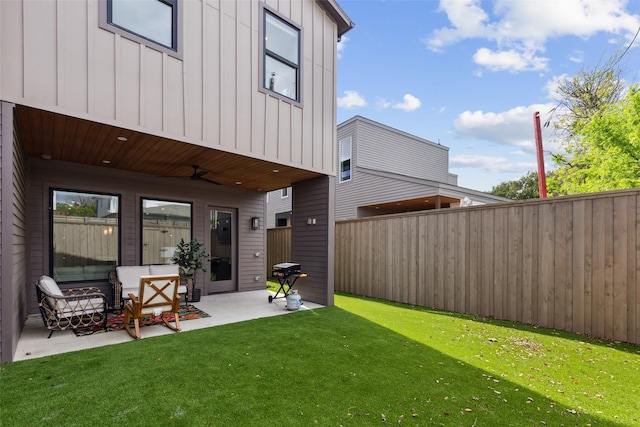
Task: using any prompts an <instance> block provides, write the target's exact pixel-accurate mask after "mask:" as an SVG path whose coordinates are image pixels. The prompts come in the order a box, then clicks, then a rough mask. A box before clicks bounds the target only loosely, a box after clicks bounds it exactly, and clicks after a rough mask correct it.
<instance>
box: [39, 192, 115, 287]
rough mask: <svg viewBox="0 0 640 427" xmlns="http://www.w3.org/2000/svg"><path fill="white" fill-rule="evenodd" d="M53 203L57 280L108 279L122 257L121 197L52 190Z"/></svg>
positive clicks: (53, 261) (53, 265)
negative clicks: (120, 247)
mask: <svg viewBox="0 0 640 427" xmlns="http://www.w3.org/2000/svg"><path fill="white" fill-rule="evenodd" d="M50 203H51V209H50V212H51V217H50V223H51V227H50V230H51V236H50V242H51V258H50V264H51V268H50V270H51V274H52V277H53V278H54V280H56V281H59V282H78V281H93V280H107V277H108V274H109V272H110V271H114V270H115V267H116V265H117V264H118V260H119V244H120V242H119V236H120V234H119V223H120V211H119V209H118V206H119V205H120V203H119V197H118V196H116V195H112V194H98V193H83V192H78V191H65V190H52V191H51V202H50Z"/></svg>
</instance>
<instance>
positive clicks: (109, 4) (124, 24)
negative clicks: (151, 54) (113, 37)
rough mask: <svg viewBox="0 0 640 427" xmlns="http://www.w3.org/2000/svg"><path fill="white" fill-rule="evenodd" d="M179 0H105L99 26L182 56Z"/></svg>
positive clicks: (101, 7)
mask: <svg viewBox="0 0 640 427" xmlns="http://www.w3.org/2000/svg"><path fill="white" fill-rule="evenodd" d="M178 6H179V5H178V0H102V2H101V3H100V13H99V15H100V27H101V28H104V29H106V30H109V31H112V32H115V33H117V34H120V35H121V36H123V37H126V38H129V39H131V40H134V41H136V42H139V43H142V44H145V45H147V46H149V47H152V48H155V49H157V50H160V51H162V52H166V53H168V54H170V55H173V56H178V57H180V55H181V52H180V50H181V49H179V47H178V42H179V41H180V40H179V34H178V22H179V18H180V17H179V16H178V15H179V11H178Z"/></svg>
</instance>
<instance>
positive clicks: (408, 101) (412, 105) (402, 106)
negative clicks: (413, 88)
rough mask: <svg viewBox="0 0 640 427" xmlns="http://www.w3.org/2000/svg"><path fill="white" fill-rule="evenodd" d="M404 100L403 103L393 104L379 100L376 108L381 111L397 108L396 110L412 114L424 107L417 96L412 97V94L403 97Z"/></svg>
mask: <svg viewBox="0 0 640 427" xmlns="http://www.w3.org/2000/svg"><path fill="white" fill-rule="evenodd" d="M402 100H403V101H402V102H396V103H393V102H391V101H387V100H386V99H384V98H378V101H377V102H376V107H377V108H378V109H379V110H384V109H387V108H395V109H396V110H403V111H406V112H411V111H415V110H417V109H418V108H420V106H421V105H422V102H421V101H420V100H419V99H418V98H416V97H415V96H413V95H411V94H410V93H407V94H405V95H404V96H403V97H402Z"/></svg>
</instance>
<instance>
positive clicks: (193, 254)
mask: <svg viewBox="0 0 640 427" xmlns="http://www.w3.org/2000/svg"><path fill="white" fill-rule="evenodd" d="M207 260H208V255H207V248H206V247H205V246H204V245H203V244H202V243H200V242H198V239H195V238H194V239H193V240H192V241H190V242H185V241H184V239H180V243H178V246H177V247H176V250H175V252H174V253H173V256H172V257H171V262H172V263H174V264H178V266H179V267H180V275H181V276H185V277H191V280H192V283H193V285H192V289H193V291H192V292H190V293H189V300H190V301H199V300H200V289H196V287H195V278H194V276H195V274H196V273H197V272H198V270H202V271H203V272H205V273H206V272H207V268H206V264H205V262H206V261H207Z"/></svg>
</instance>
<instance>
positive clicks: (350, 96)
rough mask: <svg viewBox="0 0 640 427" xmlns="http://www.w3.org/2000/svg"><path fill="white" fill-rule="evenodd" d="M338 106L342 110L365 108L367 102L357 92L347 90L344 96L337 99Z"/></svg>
mask: <svg viewBox="0 0 640 427" xmlns="http://www.w3.org/2000/svg"><path fill="white" fill-rule="evenodd" d="M337 104H338V107H342V108H354V107H365V106H366V105H367V101H365V99H364V98H363V97H362V96H360V94H359V93H358V92H356V91H355V90H345V91H344V96H343V97H342V98H338V99H337Z"/></svg>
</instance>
